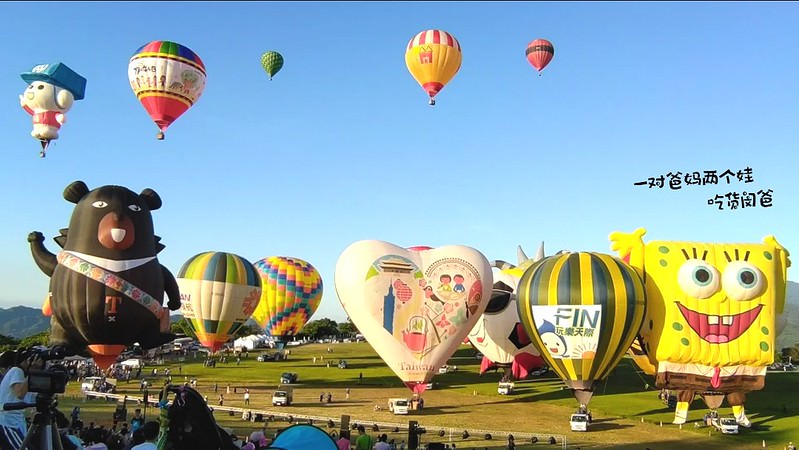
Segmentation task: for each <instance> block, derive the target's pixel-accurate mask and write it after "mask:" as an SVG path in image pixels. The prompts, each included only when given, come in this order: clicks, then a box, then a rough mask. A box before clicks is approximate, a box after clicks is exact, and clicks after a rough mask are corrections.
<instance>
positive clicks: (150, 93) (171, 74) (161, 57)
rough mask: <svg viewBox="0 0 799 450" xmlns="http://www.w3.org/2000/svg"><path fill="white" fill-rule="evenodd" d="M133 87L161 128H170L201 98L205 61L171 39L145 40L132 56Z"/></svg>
mask: <svg viewBox="0 0 799 450" xmlns="http://www.w3.org/2000/svg"><path fill="white" fill-rule="evenodd" d="M128 79H129V81H130V87H131V88H133V92H134V93H135V94H136V98H138V99H139V101H140V102H141V104H142V106H144V109H145V110H147V113H148V114H149V115H150V118H152V119H153V121H154V122H155V124H156V125H157V126H158V128H159V132H158V134H157V138H158V139H159V140H160V139H163V138H164V133H165V132H166V129H167V128H168V127H169V126H170V125H171V124H172V122H174V121H175V120H177V118H178V117H180V116H181V115H182V114H183V113H185V112H186V111H187V110H188V109H189V108H191V107H192V105H194V104H195V103H197V100H199V99H200V95H202V93H203V90H204V89H205V64H203V62H202V60H201V59H200V57H199V56H197V54H196V53H194V52H193V51H191V49H189V48H188V47H184V46H183V45H180V44H177V43H175V42H170V41H153V42H150V43H148V44H145V45H144V46H142V47H141V48H139V49H138V50H136V53H135V54H134V55H133V57H131V58H130V63H129V64H128Z"/></svg>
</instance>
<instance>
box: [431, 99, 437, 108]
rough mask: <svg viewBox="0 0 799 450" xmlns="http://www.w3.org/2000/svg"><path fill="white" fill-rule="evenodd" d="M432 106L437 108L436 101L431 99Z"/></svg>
mask: <svg viewBox="0 0 799 450" xmlns="http://www.w3.org/2000/svg"><path fill="white" fill-rule="evenodd" d="M430 106H436V101H435V100H434V99H432V98H431V99H430Z"/></svg>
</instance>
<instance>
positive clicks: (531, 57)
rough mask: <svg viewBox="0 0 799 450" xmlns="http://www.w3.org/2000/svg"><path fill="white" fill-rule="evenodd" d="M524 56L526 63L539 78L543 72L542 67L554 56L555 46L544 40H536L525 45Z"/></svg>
mask: <svg viewBox="0 0 799 450" xmlns="http://www.w3.org/2000/svg"><path fill="white" fill-rule="evenodd" d="M525 54H526V55H527V61H529V62H530V64H531V65H532V66H533V67H535V70H537V71H538V76H539V77H540V76H541V71H542V70H544V67H546V66H547V64H549V62H550V61H552V57H554V56H555V46H554V45H552V43H551V42H549V41H548V40H546V39H536V40H534V41H533V42H530V43H529V44H527V51H526V52H525Z"/></svg>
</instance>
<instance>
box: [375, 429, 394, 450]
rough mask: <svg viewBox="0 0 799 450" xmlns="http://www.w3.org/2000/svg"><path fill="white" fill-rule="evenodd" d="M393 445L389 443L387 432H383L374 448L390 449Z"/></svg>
mask: <svg viewBox="0 0 799 450" xmlns="http://www.w3.org/2000/svg"><path fill="white" fill-rule="evenodd" d="M390 449H391V446H390V445H388V436H387V435H386V433H383V434H381V435H380V436H378V437H377V443H376V444H375V446H374V450H390Z"/></svg>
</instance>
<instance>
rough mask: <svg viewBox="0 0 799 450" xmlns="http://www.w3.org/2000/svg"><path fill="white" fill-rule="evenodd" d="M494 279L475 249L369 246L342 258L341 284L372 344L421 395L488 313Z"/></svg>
mask: <svg viewBox="0 0 799 450" xmlns="http://www.w3.org/2000/svg"><path fill="white" fill-rule="evenodd" d="M492 276H493V275H492V273H491V265H490V263H489V262H488V260H487V259H486V258H485V256H483V254H482V253H480V252H479V251H477V250H475V249H473V248H471V247H466V246H461V245H449V246H444V247H438V248H432V249H429V250H408V249H405V248H402V247H399V246H396V245H394V244H390V243H388V242H384V241H376V240H365V241H358V242H356V243H354V244H352V245H350V246H349V247H347V248H346V249H345V250H344V252H343V253H342V254H341V256H340V257H339V259H338V262H337V263H336V270H335V285H336V293H337V294H338V297H339V300H340V301H341V305H342V306H343V307H344V310H345V311H346V312H347V314H348V315H349V317H350V319H352V322H353V323H354V324H355V326H356V327H358V330H359V331H360V332H361V333H362V334H363V335H364V337H365V338H366V340H367V341H368V342H369V344H370V345H371V346H372V347H373V348H374V349H375V351H376V352H377V353H378V354H379V355H380V357H381V358H383V361H385V363H386V364H387V365H388V366H389V367H391V369H392V370H393V371H394V373H396V374H397V376H399V378H400V379H401V380H402V381H403V382H404V383H405V385H406V386H408V388H410V389H411V390H412V391H413V392H415V393H422V392H424V390H425V387H426V385H427V383H428V382H429V381H430V380H431V379H432V378H433V375H434V374H435V373H437V371H438V369H439V367H441V366H442V365H443V364H445V363H446V362H447V360H448V359H449V357H450V356H452V354H453V353H454V352H455V350H457V348H458V345H460V343H461V342H462V341H463V340H464V339H465V338H466V335H467V333H468V332H469V330H471V329H472V327H473V326H474V324H475V323H476V322H477V319H478V318H479V317H480V316H481V315H482V314H483V311H485V308H486V305H487V304H488V300H489V298H490V297H491V285H492V283H493V278H492Z"/></svg>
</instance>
